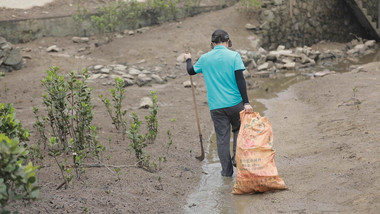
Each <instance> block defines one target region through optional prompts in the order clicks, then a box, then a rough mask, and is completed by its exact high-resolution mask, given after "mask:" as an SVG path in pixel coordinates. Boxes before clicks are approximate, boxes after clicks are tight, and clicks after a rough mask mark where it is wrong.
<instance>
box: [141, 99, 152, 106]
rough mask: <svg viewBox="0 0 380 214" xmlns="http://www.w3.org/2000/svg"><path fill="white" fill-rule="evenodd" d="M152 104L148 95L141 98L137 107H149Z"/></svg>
mask: <svg viewBox="0 0 380 214" xmlns="http://www.w3.org/2000/svg"><path fill="white" fill-rule="evenodd" d="M152 106H153V101H152V99H151V98H150V97H143V98H141V100H140V105H139V108H149V107H152Z"/></svg>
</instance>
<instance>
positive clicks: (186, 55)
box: [183, 53, 191, 62]
mask: <svg viewBox="0 0 380 214" xmlns="http://www.w3.org/2000/svg"><path fill="white" fill-rule="evenodd" d="M183 58H184V60H185V62H186V60H187V59H191V54H190V53H185V55H183Z"/></svg>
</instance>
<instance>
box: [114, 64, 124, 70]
mask: <svg viewBox="0 0 380 214" xmlns="http://www.w3.org/2000/svg"><path fill="white" fill-rule="evenodd" d="M112 67H113V68H114V69H115V70H116V71H126V70H127V66H125V65H120V64H117V65H113V66H112Z"/></svg>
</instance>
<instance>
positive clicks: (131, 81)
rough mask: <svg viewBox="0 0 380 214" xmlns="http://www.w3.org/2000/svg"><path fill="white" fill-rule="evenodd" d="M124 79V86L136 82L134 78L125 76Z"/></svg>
mask: <svg viewBox="0 0 380 214" xmlns="http://www.w3.org/2000/svg"><path fill="white" fill-rule="evenodd" d="M123 80H124V87H127V86H131V85H133V84H134V81H133V79H129V78H123Z"/></svg>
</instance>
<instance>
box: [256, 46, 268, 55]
mask: <svg viewBox="0 0 380 214" xmlns="http://www.w3.org/2000/svg"><path fill="white" fill-rule="evenodd" d="M257 53H258V54H260V55H266V54H267V51H266V50H265V49H264V48H259V50H258V51H257Z"/></svg>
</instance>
